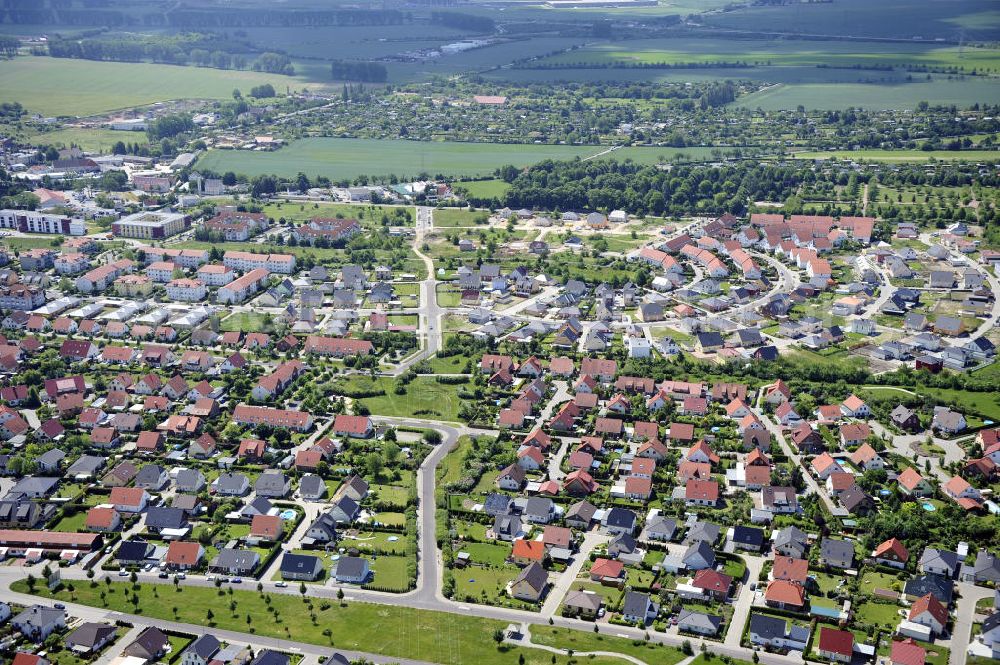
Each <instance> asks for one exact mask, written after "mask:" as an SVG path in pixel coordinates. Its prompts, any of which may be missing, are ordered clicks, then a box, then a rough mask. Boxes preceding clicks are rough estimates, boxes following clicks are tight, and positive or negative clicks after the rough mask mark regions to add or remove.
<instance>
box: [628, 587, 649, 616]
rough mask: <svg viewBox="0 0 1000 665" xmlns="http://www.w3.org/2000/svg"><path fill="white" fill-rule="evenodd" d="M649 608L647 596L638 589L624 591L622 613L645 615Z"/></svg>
mask: <svg viewBox="0 0 1000 665" xmlns="http://www.w3.org/2000/svg"><path fill="white" fill-rule="evenodd" d="M648 609H649V596H648V595H647V594H644V593H639V592H638V591H626V592H625V599H624V601H623V602H622V614H627V615H630V616H637V617H641V616H646V612H647V610H648Z"/></svg>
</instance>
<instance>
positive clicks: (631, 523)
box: [604, 506, 636, 529]
mask: <svg viewBox="0 0 1000 665" xmlns="http://www.w3.org/2000/svg"><path fill="white" fill-rule="evenodd" d="M635 520H636V518H635V513H633V512H632V511H631V510H628V509H627V508H619V507H617V506H615V507H614V508H612V509H611V510H609V511H608V514H607V515H606V516H605V518H604V523H605V524H606V525H607V526H610V527H616V528H620V529H624V528H634V527H635Z"/></svg>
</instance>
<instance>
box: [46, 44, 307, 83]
mask: <svg viewBox="0 0 1000 665" xmlns="http://www.w3.org/2000/svg"><path fill="white" fill-rule="evenodd" d="M251 49H252V47H251V46H249V45H245V44H240V43H238V42H235V43H232V42H227V41H226V40H225V38H222V37H219V36H216V35H185V36H182V37H180V38H172V37H143V38H140V39H135V38H129V39H107V38H105V39H52V40H51V41H49V43H48V46H47V47H46V48H40V49H35V51H36V52H38V53H39V54H47V55H50V56H52V57H53V58H75V59H79V60H101V61H112V62H146V61H149V62H156V63H162V64H170V65H197V66H199V67H213V68H215V69H247V68H249V69H252V70H254V71H258V72H267V73H271V74H286V75H289V76H290V75H292V74H294V73H295V68H294V67H293V66H292V61H291V59H290V58H289V57H288V56H287V55H285V54H283V53H273V52H265V53H261V54H260V55H258V56H257V58H256V59H254V60H253V61H252V62H251V61H250V60H248V58H247V56H246V53H247V52H249V51H250V50H251Z"/></svg>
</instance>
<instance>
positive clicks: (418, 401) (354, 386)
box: [338, 375, 462, 421]
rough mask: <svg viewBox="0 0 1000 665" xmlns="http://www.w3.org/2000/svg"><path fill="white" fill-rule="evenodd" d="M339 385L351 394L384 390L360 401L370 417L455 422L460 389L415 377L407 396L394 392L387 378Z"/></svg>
mask: <svg viewBox="0 0 1000 665" xmlns="http://www.w3.org/2000/svg"><path fill="white" fill-rule="evenodd" d="M338 385H340V386H345V385H348V386H349V387H350V389H351V390H365V391H367V390H380V389H381V390H384V391H385V394H384V395H379V396H376V397H364V398H361V399H360V400H359V401H360V402H361V403H362V404H364V405H365V406H366V407H367V408H368V409H369V410H370V411H371V412H372V413H373V414H377V415H382V416H396V417H401V418H407V417H415V416H420V417H423V418H428V419H430V420H450V421H457V420H458V408H459V406H460V404H461V401H462V400H461V399H459V397H458V391H459V390H460V389H461V388H462V386H456V385H448V384H444V383H438V382H437V381H435V380H434V377H431V376H418V377H417V378H416V379H414V380H413V381H411V382H410V383H409V384H408V385H407V386H406V393H405V394H403V395H397V394H396V393H395V392H394V387H395V380H394V379H392V378H389V377H378V378H376V379H372V378H371V377H368V376H360V375H354V376H351V377H349V378H346V379H342V380H341V381H340V382H339V383H338Z"/></svg>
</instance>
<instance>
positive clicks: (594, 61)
mask: <svg viewBox="0 0 1000 665" xmlns="http://www.w3.org/2000/svg"><path fill="white" fill-rule="evenodd" d="M717 62H726V63H744V64H748V65H757V66H781V65H786V66H807V67H816V66H819V65H823V66H828V67H854V66H856V65H858V66H862V67H870V66H873V65H878V66H890V67H905V66H907V65H925V66H928V67H958V68H961V69H964V70H965V71H972V70H977V71H980V72H983V71H985V72H1000V49H995V48H975V47H958V46H942V45H940V44H927V43H905V42H904V43H897V42H855V41H822V42H820V41H813V40H809V41H807V40H795V39H783V40H767V41H762V40H759V39H723V38H704V39H702V38H697V37H689V38H669V39H668V38H663V39H636V40H630V41H625V42H613V43H607V44H595V45H588V46H585V47H583V48H580V49H576V50H572V51H567V52H565V53H560V54H558V55H554V56H551V57H549V58H544V59H542V60H541V61H540V63H541V64H560V65H575V64H581V65H584V66H586V65H610V64H668V65H683V64H693V65H704V64H711V63H717ZM734 76H738V74H734Z"/></svg>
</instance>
